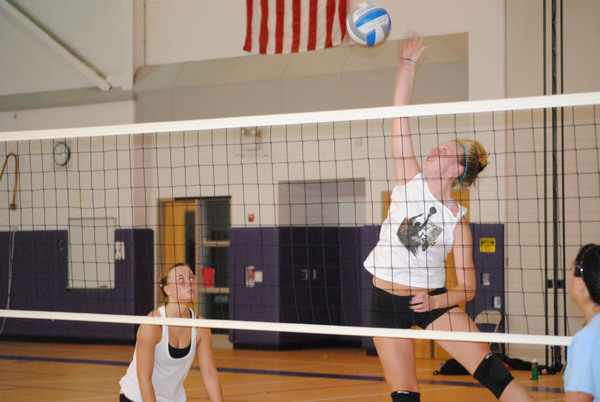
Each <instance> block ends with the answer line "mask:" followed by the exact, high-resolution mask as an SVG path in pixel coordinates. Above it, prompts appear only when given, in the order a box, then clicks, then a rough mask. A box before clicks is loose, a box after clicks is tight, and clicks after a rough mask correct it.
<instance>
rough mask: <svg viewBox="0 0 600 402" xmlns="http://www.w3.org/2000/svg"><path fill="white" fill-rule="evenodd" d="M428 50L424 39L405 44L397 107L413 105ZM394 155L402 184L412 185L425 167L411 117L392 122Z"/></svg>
mask: <svg viewBox="0 0 600 402" xmlns="http://www.w3.org/2000/svg"><path fill="white" fill-rule="evenodd" d="M425 48H426V47H425V46H423V38H421V37H414V38H411V39H407V40H406V41H404V43H403V46H402V50H401V51H400V50H399V52H398V53H399V60H398V62H399V71H398V79H397V81H396V92H395V94H394V105H395V106H404V105H410V104H411V102H412V91H413V83H414V80H415V70H416V65H417V60H418V59H419V57H420V56H421V54H422V53H423V51H425ZM392 154H393V156H394V165H395V167H396V176H397V180H398V184H404V183H405V182H406V181H410V180H411V179H412V178H413V177H415V176H416V175H417V174H418V173H420V172H421V167H420V166H419V163H418V162H417V159H416V158H415V152H414V149H413V144H412V137H411V133H410V125H409V123H408V117H401V118H397V119H393V120H392Z"/></svg>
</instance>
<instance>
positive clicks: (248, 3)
mask: <svg viewBox="0 0 600 402" xmlns="http://www.w3.org/2000/svg"><path fill="white" fill-rule="evenodd" d="M253 13H254V9H253V5H252V0H246V42H245V43H244V50H245V51H247V52H250V51H252V16H253Z"/></svg>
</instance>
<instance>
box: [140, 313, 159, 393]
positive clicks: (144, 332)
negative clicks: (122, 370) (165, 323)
mask: <svg viewBox="0 0 600 402" xmlns="http://www.w3.org/2000/svg"><path fill="white" fill-rule="evenodd" d="M161 336H162V334H161V330H160V326H158V325H146V324H142V325H140V328H139V329H138V333H137V343H136V347H137V352H136V353H137V357H136V359H137V360H136V364H137V376H138V382H139V384H140V393H141V394H142V399H143V400H144V402H146V401H156V395H155V393H154V386H153V385H152V372H153V371H154V350H155V348H156V345H157V344H158V342H160V337H161Z"/></svg>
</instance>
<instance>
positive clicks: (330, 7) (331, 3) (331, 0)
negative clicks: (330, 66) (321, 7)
mask: <svg viewBox="0 0 600 402" xmlns="http://www.w3.org/2000/svg"><path fill="white" fill-rule="evenodd" d="M334 16H335V0H327V34H326V35H325V47H326V48H327V47H332V46H333V38H332V37H331V35H332V33H333V17H334Z"/></svg>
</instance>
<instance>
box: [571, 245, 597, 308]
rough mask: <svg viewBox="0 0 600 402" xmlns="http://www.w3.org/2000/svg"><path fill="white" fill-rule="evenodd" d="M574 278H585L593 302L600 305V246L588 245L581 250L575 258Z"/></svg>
mask: <svg viewBox="0 0 600 402" xmlns="http://www.w3.org/2000/svg"><path fill="white" fill-rule="evenodd" d="M573 276H577V277H581V278H583V282H584V283H585V286H587V288H588V291H589V292H590V297H591V298H592V301H593V302H594V303H596V304H598V305H600V246H599V245H597V244H592V243H590V244H586V245H585V246H583V247H581V249H579V252H578V253H577V257H575V271H574V272H573Z"/></svg>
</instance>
